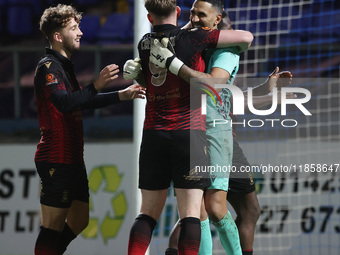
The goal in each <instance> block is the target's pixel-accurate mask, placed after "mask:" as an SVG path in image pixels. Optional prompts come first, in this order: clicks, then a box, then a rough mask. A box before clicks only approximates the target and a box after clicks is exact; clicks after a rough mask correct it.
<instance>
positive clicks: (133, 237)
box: [128, 214, 157, 255]
mask: <svg viewBox="0 0 340 255" xmlns="http://www.w3.org/2000/svg"><path fill="white" fill-rule="evenodd" d="M156 223H157V222H156V221H155V220H154V219H153V218H152V217H150V216H148V215H146V214H140V215H138V217H137V218H136V220H135V222H134V223H133V225H132V228H131V231H130V238H129V247H128V255H144V254H145V252H146V250H147V249H148V247H149V244H150V241H151V236H152V232H153V230H154V228H155V226H156Z"/></svg>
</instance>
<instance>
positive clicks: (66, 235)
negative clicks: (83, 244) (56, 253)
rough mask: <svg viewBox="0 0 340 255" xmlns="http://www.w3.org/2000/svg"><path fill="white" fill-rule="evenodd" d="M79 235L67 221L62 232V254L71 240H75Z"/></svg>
mask: <svg viewBox="0 0 340 255" xmlns="http://www.w3.org/2000/svg"><path fill="white" fill-rule="evenodd" d="M76 237H77V236H76V235H75V234H74V233H73V231H72V229H71V228H70V227H69V226H68V225H67V223H65V226H64V229H63V231H62V232H61V242H62V244H61V247H60V248H61V252H62V253H61V254H63V253H64V252H65V251H66V249H67V246H68V245H69V244H70V242H72V240H74V239H75V238H76Z"/></svg>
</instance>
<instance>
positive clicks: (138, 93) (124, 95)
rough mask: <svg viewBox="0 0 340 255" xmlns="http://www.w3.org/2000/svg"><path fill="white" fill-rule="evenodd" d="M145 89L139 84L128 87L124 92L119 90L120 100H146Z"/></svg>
mask: <svg viewBox="0 0 340 255" xmlns="http://www.w3.org/2000/svg"><path fill="white" fill-rule="evenodd" d="M145 90H146V89H145V88H144V87H142V86H141V85H139V84H134V85H131V86H129V87H127V88H126V89H123V90H119V91H118V96H119V99H120V100H121V101H122V100H132V99H136V98H141V99H144V98H145Z"/></svg>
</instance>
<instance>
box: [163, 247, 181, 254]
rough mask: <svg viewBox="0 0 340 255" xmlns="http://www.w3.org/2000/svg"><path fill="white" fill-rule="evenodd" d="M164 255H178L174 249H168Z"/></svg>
mask: <svg viewBox="0 0 340 255" xmlns="http://www.w3.org/2000/svg"><path fill="white" fill-rule="evenodd" d="M165 255H178V250H177V249H174V248H168V249H166V251H165Z"/></svg>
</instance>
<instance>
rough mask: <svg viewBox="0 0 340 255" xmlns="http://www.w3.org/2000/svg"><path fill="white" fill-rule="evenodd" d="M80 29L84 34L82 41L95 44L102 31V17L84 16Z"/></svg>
mask: <svg viewBox="0 0 340 255" xmlns="http://www.w3.org/2000/svg"><path fill="white" fill-rule="evenodd" d="M80 29H81V31H82V32H83V36H82V40H84V42H85V43H93V42H95V41H96V40H97V35H98V32H99V30H100V16H99V15H83V17H82V19H81V22H80ZM82 42H83V41H82Z"/></svg>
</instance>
